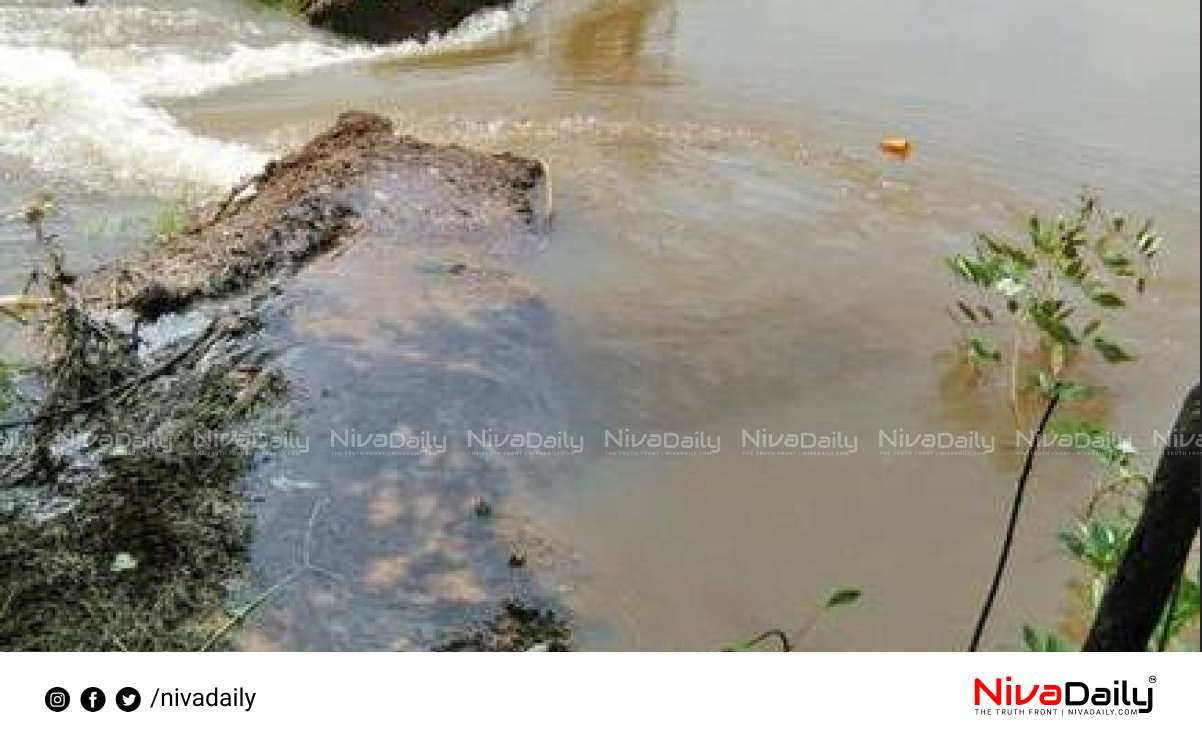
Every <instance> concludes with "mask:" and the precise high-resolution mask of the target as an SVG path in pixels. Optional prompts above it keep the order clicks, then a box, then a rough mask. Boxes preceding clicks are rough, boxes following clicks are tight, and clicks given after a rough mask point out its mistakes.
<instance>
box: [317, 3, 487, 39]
mask: <svg viewBox="0 0 1202 743" xmlns="http://www.w3.org/2000/svg"><path fill="white" fill-rule="evenodd" d="M302 1H303V2H304V5H303V6H302V7H303V12H304V14H305V15H306V16H307V17H308V18H309V21H310V22H311V23H312V24H313V25H314V26H320V27H321V28H326V29H329V30H331V31H337V32H338V33H341V34H346V35H348V36H354V37H356V38H360V39H365V40H367V41H374V42H378V43H387V42H390V41H403V40H405V39H417V40H419V41H420V40H425V39H426V38H427V37H429V36H430V34H432V33H445V32H447V31H449V30H451V29H452V28H455V27H456V26H458V25H459V24H460V23H462V22H463V21H464V19H466V18H467V17H468V16H470V15H472V14H473V13H475V12H476V11H478V10H481V9H483V8H490V7H492V8H495V7H499V6H502V5H505V3H504V2H500V0H302Z"/></svg>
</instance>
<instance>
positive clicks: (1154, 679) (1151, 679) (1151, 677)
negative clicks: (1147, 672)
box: [1148, 676, 1156, 684]
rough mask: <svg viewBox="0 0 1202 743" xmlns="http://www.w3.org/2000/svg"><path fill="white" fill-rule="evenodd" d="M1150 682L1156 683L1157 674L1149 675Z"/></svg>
mask: <svg viewBox="0 0 1202 743" xmlns="http://www.w3.org/2000/svg"><path fill="white" fill-rule="evenodd" d="M1148 683H1149V684H1154V683H1156V677H1155V676H1149V677H1148Z"/></svg>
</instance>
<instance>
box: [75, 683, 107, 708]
mask: <svg viewBox="0 0 1202 743" xmlns="http://www.w3.org/2000/svg"><path fill="white" fill-rule="evenodd" d="M79 703H80V704H82V705H83V708H84V709H86V710H87V711H88V712H96V711H98V710H99V709H100V708H101V707H103V706H104V692H103V691H101V690H100V689H97V688H96V687H95V686H89V687H88V688H86V689H84V690H83V694H80V695H79Z"/></svg>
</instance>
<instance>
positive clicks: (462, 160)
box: [87, 112, 542, 320]
mask: <svg viewBox="0 0 1202 743" xmlns="http://www.w3.org/2000/svg"><path fill="white" fill-rule="evenodd" d="M374 173H386V174H388V176H389V177H390V179H391V180H392V182H391V183H390V188H389V190H388V193H384V192H382V191H381V192H375V193H371V194H366V196H367V197H369V198H373V200H374V201H377V202H378V201H384V202H394V203H386V204H385V206H389V207H393V208H395V209H406V208H411V207H412V210H413V211H414V212H415V213H414V214H413V215H412V216H414V217H416V218H418V219H420V220H421V221H423V222H426V223H429V224H434V225H436V226H437V229H438V230H439V231H440V232H441V233H446V234H450V233H454V232H455V231H457V230H463V231H466V230H479V229H480V228H481V227H484V228H489V227H495V228H497V229H504V228H506V227H507V225H508V223H510V222H512V221H513V219H514V218H515V217H516V218H517V219H520V220H529V219H531V218H532V215H533V213H534V209H533V206H532V204H531V192H532V189H533V188H534V187H535V185H536V183H537V182H538V179H539V178H540V176H541V174H542V166H541V165H540V164H539V163H538V162H536V161H533V160H527V159H524V158H520V157H516V156H514V155H510V154H501V155H487V154H481V153H477V152H472V151H469V150H465V149H462V148H460V147H454V146H436V145H431V144H427V143H424V142H420V141H418V140H416V139H413V138H411V137H403V136H398V135H397V134H396V133H395V132H394V131H393V127H392V123H391V122H389V121H388V120H387V119H385V118H382V117H380V116H376V115H374V114H368V113H358V112H351V113H346V114H343V115H342V116H341V117H340V118H339V119H338V122H337V124H336V125H335V126H334V127H333V128H332V129H330V130H329V131H327V132H325V133H324V134H321V135H319V136H318V137H317V138H316V139H314V140H313V141H311V142H310V143H309V144H308V145H306V146H305V147H303V148H302V149H300V150H299V151H297V152H295V153H293V154H291V155H289V156H287V157H285V158H283V159H282V160H279V161H275V162H271V163H268V165H267V166H266V167H265V168H264V170H263V172H262V173H260V174H258V175H256V176H254V177H252V178H251V179H249V180H248V181H246V182H244V183H242V184H239V185H238V186H237V187H235V188H234V189H233V191H231V192H230V194H229V196H228V197H227V198H226V199H225V200H223V201H222V202H220V203H219V204H217V205H215V206H214V207H212V208H210V209H209V210H208V213H207V214H202V215H200V217H199V218H198V220H197V221H196V223H195V224H194V225H193V226H192V227H191V228H190V229H189V230H188V232H187V233H186V234H183V235H180V236H178V237H176V238H175V239H173V240H172V241H171V242H170V243H169V244H168V245H166V246H164V247H162V248H161V249H156V250H154V251H153V252H151V253H149V254H147V255H146V256H144V257H143V258H142V259H141V260H137V261H133V262H130V263H127V264H124V265H122V266H120V267H117V268H114V269H110V270H107V271H103V272H101V273H100V274H98V275H97V276H95V277H93V279H92V280H91V281H89V282H88V290H87V291H88V294H89V296H90V298H92V299H98V300H101V301H103V302H104V303H106V304H108V305H110V306H115V307H129V308H131V309H133V310H135V311H136V312H137V313H138V314H139V316H141V317H142V318H144V319H147V320H153V319H155V318H157V317H159V316H160V315H163V314H165V313H168V312H180V311H182V310H184V309H186V308H187V307H189V306H190V305H192V304H193V303H194V302H196V301H198V300H203V299H217V298H221V297H225V296H229V295H232V294H237V293H242V292H246V291H248V290H250V289H252V288H254V287H255V286H256V284H259V283H260V282H263V281H264V280H271V279H277V278H281V277H284V276H287V275H290V274H292V273H295V272H296V271H297V270H299V269H300V268H301V267H303V266H304V265H305V264H306V263H308V262H309V261H311V260H313V259H314V258H316V257H317V256H320V255H323V254H327V253H330V252H331V251H333V250H335V249H336V248H337V247H338V246H339V245H340V243H341V241H342V239H343V238H344V237H345V236H347V235H349V234H351V233H353V232H356V231H357V230H358V229H360V227H362V220H361V219H360V214H361V212H362V211H363V208H362V204H363V198H364V197H365V194H364V193H363V183H365V182H366V181H367V180H368V179H367V178H365V176H369V175H372V174H374ZM397 179H401V180H402V181H405V182H402V183H398V182H397ZM432 181H433V182H432ZM436 188H437V190H438V191H440V193H441V195H442V196H444V197H443V198H440V199H439V200H438V201H437V202H434V203H420V204H419V203H418V202H419V201H420V200H421V193H423V192H426V193H428V192H430V191H432V190H435V189H436ZM410 192H411V193H412V195H413V199H412V201H408V200H406V196H407V195H408V193H410ZM399 202H404V203H399ZM377 205H378V204H377Z"/></svg>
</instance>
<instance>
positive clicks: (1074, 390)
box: [1055, 379, 1095, 400]
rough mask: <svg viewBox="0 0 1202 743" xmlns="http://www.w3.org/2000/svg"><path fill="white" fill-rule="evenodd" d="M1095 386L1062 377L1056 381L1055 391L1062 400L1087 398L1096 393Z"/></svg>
mask: <svg viewBox="0 0 1202 743" xmlns="http://www.w3.org/2000/svg"><path fill="white" fill-rule="evenodd" d="M1094 392H1095V390H1094V388H1093V387H1090V386H1089V385H1087V384H1082V383H1081V382H1073V381H1071V380H1068V379H1062V380H1060V381H1059V382H1056V383H1055V393H1056V394H1057V395H1059V396H1060V399H1061V400H1085V399H1088V398H1090V397H1093V395H1094Z"/></svg>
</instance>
